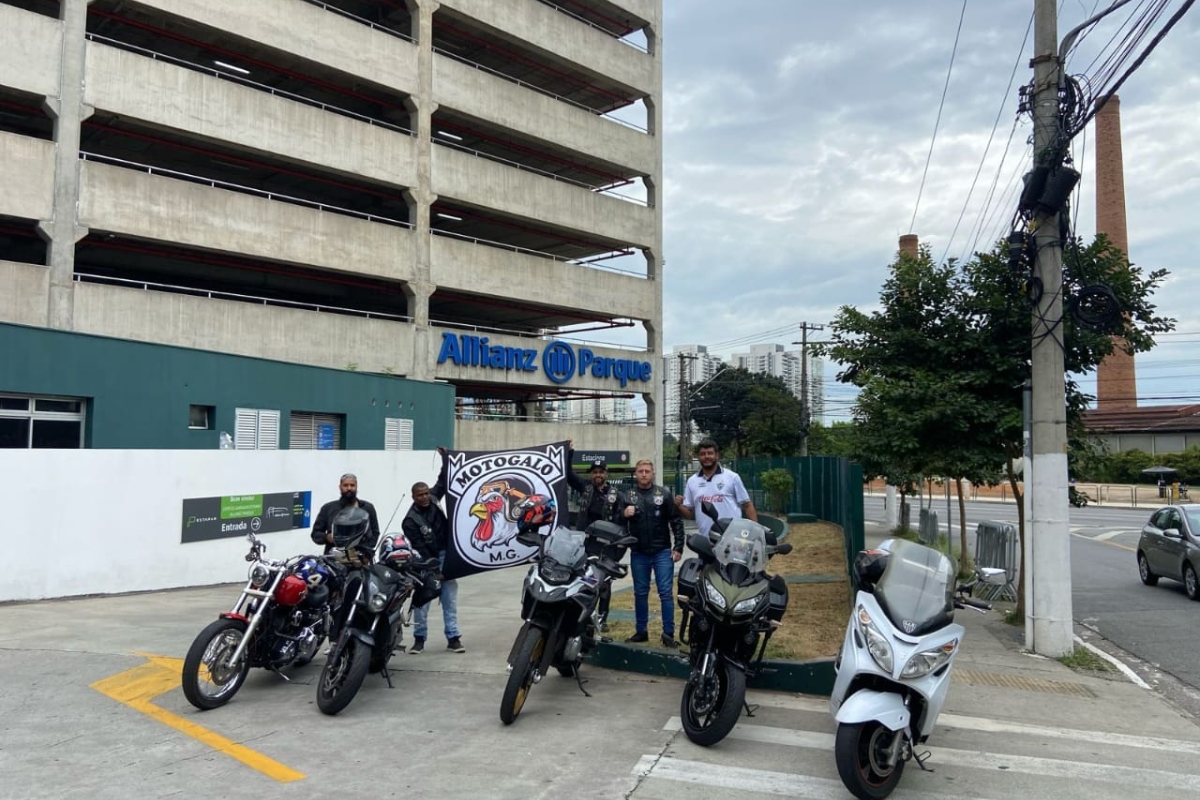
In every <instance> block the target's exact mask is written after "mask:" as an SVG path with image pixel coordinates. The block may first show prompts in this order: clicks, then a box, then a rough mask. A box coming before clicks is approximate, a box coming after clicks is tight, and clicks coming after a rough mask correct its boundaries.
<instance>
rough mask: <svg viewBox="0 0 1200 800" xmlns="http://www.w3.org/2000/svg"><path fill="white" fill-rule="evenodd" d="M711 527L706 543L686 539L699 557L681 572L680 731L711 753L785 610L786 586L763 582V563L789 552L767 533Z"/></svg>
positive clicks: (709, 508) (738, 522) (727, 524)
mask: <svg viewBox="0 0 1200 800" xmlns="http://www.w3.org/2000/svg"><path fill="white" fill-rule="evenodd" d="M701 509H702V511H703V512H704V513H705V514H707V515H708V516H709V517H711V518H712V519H713V521H714V522H713V527H712V530H711V531H710V532H709V534H708V536H702V535H700V534H693V535H692V536H690V537H688V547H690V548H691V549H692V550H693V551H694V552H695V553H696V554H697V557H695V558H689V559H687V560H685V561H683V562H682V563H681V564H680V565H679V578H678V597H679V606H680V608H681V609H682V616H681V618H680V630H681V631H682V632H684V634H685V635H686V637H687V638H686V639H683V642H684V643H685V644H687V645H688V647H689V653H688V658H689V661H690V663H691V674H690V675H689V676H688V680H687V683H686V684H684V687H683V699H682V701H681V703H680V711H679V716H680V718H681V720H682V723H683V731H684V733H685V734H687V737H688V738H689V739H691V740H692V741H693V742H695V743H696V744H698V745H701V746H703V747H708V746H709V745H713V744H716V743H717V742H719V741H721V740H722V739H724V738H725V737H726V736H727V735H728V734H729V732H730V731H731V730H733V726H734V724H735V723H736V722H737V718H738V715H739V714H740V713H741V710H742V707H743V705H745V698H746V679H747V677H748V676H753V675H754V674H756V673H757V671H758V670H759V669H760V668H761V666H762V659H763V654H764V653H766V650H767V642H768V641H770V639H771V635H772V634H773V633H774V632H775V629H776V628H778V627H779V626H780V625H781V624H782V623H781V622H780V620H781V619H782V618H783V612H784V611H785V610H786V609H787V602H788V591H787V583H785V582H784V580H783V578H782V576H773V577H772V576H768V575H767V574H766V567H767V560H768V559H769V558H770V557H771V556H773V555H777V554H778V555H784V554H787V553H790V552H791V551H792V546H791V545H790V544H787V543H784V544H776V543H775V536H774V534H772V533H771V532H770V530H768V529H767V528H765V527H763V526H762V525H759V524H758V523H757V522H751V521H750V520H748V519H721V520H718V519H717V512H716V509H715V508H714V507H713V505H712V503H710V502H708V501H703V502H702V503H701Z"/></svg>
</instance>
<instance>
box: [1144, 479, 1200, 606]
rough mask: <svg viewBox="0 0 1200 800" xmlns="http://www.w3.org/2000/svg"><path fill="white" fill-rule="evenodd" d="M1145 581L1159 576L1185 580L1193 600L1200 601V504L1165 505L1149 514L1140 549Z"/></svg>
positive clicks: (1188, 592)
mask: <svg viewBox="0 0 1200 800" xmlns="http://www.w3.org/2000/svg"><path fill="white" fill-rule="evenodd" d="M1137 562H1138V573H1139V574H1140V575H1141V578H1142V583H1144V584H1146V585H1147V586H1154V585H1155V584H1157V583H1158V579H1159V578H1171V579H1172V580H1176V581H1182V582H1183V590H1184V591H1185V592H1186V593H1187V596H1188V597H1190V598H1191V599H1192V600H1200V577H1197V576H1198V575H1200V503H1184V504H1181V505H1172V506H1163V507H1162V508H1159V509H1158V510H1157V511H1155V512H1154V513H1153V514H1151V515H1150V520H1149V521H1148V522H1147V523H1146V524H1145V526H1144V527H1143V528H1142V537H1141V539H1139V540H1138V548H1137Z"/></svg>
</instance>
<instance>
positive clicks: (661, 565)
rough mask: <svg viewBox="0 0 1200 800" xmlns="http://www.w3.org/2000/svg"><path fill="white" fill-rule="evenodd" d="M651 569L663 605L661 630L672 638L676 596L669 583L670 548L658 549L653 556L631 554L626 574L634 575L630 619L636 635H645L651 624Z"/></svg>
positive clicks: (672, 570) (672, 566)
mask: <svg viewBox="0 0 1200 800" xmlns="http://www.w3.org/2000/svg"><path fill="white" fill-rule="evenodd" d="M651 570H654V583H655V585H656V586H657V588H658V600H659V602H660V603H661V604H662V629H663V634H664V635H666V636H674V635H675V595H674V593H673V591H672V586H671V580H672V579H673V578H674V577H675V562H674V561H673V560H672V559H671V548H669V547H668V548H665V549H663V550H659V551H658V552H657V553H655V554H654V555H646V554H645V553H638V552H636V551H635V552H631V553H630V554H629V571H630V572H631V573H633V616H634V623H635V627H636V628H637V632H638V633H645V632H646V625H647V624H648V623H649V621H650V571H651Z"/></svg>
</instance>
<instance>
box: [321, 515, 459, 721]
mask: <svg viewBox="0 0 1200 800" xmlns="http://www.w3.org/2000/svg"><path fill="white" fill-rule="evenodd" d="M334 553H335V554H336V555H335V558H336V560H337V561H338V563H339V564H340V565H342V566H343V567H344V568H345V569H346V578H345V588H344V591H343V597H344V598H345V600H344V601H343V603H342V604H341V605H340V607H339V608H338V609H337V611H336V612H335V614H334V627H333V630H335V631H336V632H337V633H336V635H334V636H332V637H331V639H332V640H333V644H332V646H331V647H330V650H329V654H328V657H327V658H326V660H325V668H324V669H323V670H321V678H320V681H319V682H318V683H317V708H319V709H320V710H321V711H322V712H323V713H325V714H329V715H334V714H337V713H339V712H341V711H342V710H344V709H345V708H346V706H348V705H350V702H351V701H352V700H353V699H354V696H355V695H356V694H358V690H359V689H360V688H362V685H363V681H365V680H366V677H367V675H368V674H374V673H379V674H380V675H382V676H383V679H384V680H385V681H387V685H388V688H389V689H391V688H394V687H393V685H392V676H391V673H390V672H389V671H388V663H389V662H390V661H391V658H392V656H393V655H394V654H395V653H396V651H397V650H402V649H404V645H403V627H404V626H405V625H407V624H409V622H410V620H411V618H412V610H413V609H415V608H420V607H421V606H423V605H425V604H426V603H429V602H430V601H432V600H433V599H434V598H436V597H437V596H438V594H439V593H440V592H441V582H440V581H439V579H438V577H437V572H438V560H437V558H436V557H435V558H428V559H419V558H417V557H416V554H415V553H414V551H413V549H412V547H411V545H410V544H409V542H408V540H407V538H405V536H404V535H403V534H400V533H395V534H388V535H386V536H385V537H384V539H383V541H382V542H381V543H380V548H379V553H378V558H376V553H375V551H373V550H369V549H365V548H360V547H357V546H356V545H355V544H349V545H347V546H345V547H342V548H337V549H335V550H334ZM409 600H410V602H409V604H408V607H407V608H406V607H405V601H409Z"/></svg>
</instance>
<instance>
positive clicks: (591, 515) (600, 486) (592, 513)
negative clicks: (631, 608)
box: [567, 449, 624, 633]
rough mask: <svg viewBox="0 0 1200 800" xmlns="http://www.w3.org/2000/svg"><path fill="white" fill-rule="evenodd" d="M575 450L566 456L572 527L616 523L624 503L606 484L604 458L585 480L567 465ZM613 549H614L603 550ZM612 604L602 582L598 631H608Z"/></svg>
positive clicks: (607, 585)
mask: <svg viewBox="0 0 1200 800" xmlns="http://www.w3.org/2000/svg"><path fill="white" fill-rule="evenodd" d="M574 454H575V451H574V449H572V450H570V451H568V453H567V465H568V468H567V483H568V484H569V485H570V487H571V488H572V489H574V490H575V491H577V492H579V513H578V516H577V517H576V519H575V528H576V529H577V530H581V531H585V530H587V527H588V526H589V525H591V524H592V523H593V522H597V521H599V520H603V521H605V522H618V521H619V520H618V517H617V509H618V508H619V507H620V506H621V505H622V504H623V501H624V496H623V493H622V492H619V491H617V488H616V487H615V486H612V485H610V484H609V482H608V467H607V466H606V465H605V463H604V460H603V459H597V460H596V461H593V462H592V467H591V469H590V470H589V473H590V476H591V480H590V481H584V480H583V478H580V477H579V476H578V475H576V474H575V471H574V470H573V469H570V464H571V462H572V461H574ZM606 549H608V550H610V551H611V550H614V549H615V548H606ZM605 555H608V556H609V557H610V558H613V560H614V561H615V560H617V559H616V558H615V556H616V553H613V552H608V553H606V554H605ZM611 602H612V582H611V581H604V582H602V583H601V584H600V599H599V602H598V604H597V609H598V610H599V612H600V632H601V633H607V632H608V607H609V604H610V603H611Z"/></svg>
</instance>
